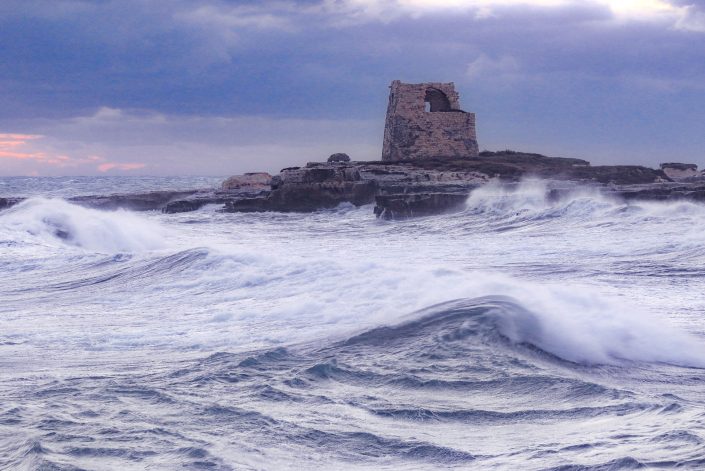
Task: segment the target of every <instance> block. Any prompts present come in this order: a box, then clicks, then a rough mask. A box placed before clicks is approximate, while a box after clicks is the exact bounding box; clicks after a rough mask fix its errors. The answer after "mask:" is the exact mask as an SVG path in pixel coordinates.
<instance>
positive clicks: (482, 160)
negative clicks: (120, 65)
mask: <svg viewBox="0 0 705 471" xmlns="http://www.w3.org/2000/svg"><path fill="white" fill-rule="evenodd" d="M526 178H540V179H544V180H546V181H547V194H546V197H547V198H560V197H561V195H563V194H566V193H569V192H571V191H573V190H574V189H575V188H576V187H585V186H587V187H591V188H594V189H597V190H599V191H601V192H603V193H605V194H608V195H611V196H613V197H616V198H622V199H624V200H680V199H685V200H693V201H705V174H703V172H698V170H697V166H696V165H694V164H679V163H670V164H663V165H662V166H661V168H659V169H652V168H648V167H642V166H636V165H611V166H592V165H590V163H589V162H587V161H585V160H581V159H572V158H560V157H547V156H544V155H540V154H530V153H522V152H514V151H503V152H487V151H485V152H481V153H480V155H479V156H478V157H475V158H472V159H468V158H458V159H453V158H438V159H423V160H408V161H396V162H388V161H370V162H357V161H350V160H349V158H348V156H347V155H346V154H334V155H333V156H331V158H330V159H329V161H328V162H310V163H308V164H306V165H305V166H303V167H291V168H285V169H283V170H282V171H281V172H280V173H279V174H278V175H274V176H272V175H270V174H268V173H249V174H245V175H237V176H233V177H230V178H228V179H227V180H225V181H224V182H223V184H222V186H221V187H220V188H216V189H202V190H190V191H158V192H148V193H134V194H116V195H107V196H106V195H98V196H80V197H75V198H70V199H69V201H71V202H73V203H77V204H80V205H83V206H87V207H92V208H98V209H108V210H112V209H118V208H124V209H129V210H134V211H149V210H157V211H162V212H164V213H181V212H188V211H194V210H197V209H199V208H201V207H203V206H205V205H207V204H217V205H220V206H221V208H222V211H225V212H260V211H281V212H309V211H316V210H320V209H326V208H334V207H336V206H338V205H339V204H341V203H351V204H353V205H356V206H362V205H368V204H374V210H373V211H374V214H376V215H377V216H378V217H381V218H385V219H400V218H407V217H413V216H425V215H432V214H439V213H444V212H452V211H456V210H459V209H462V208H463V207H464V205H465V202H466V201H467V198H468V196H469V195H470V193H471V192H472V191H473V190H474V189H476V188H478V187H479V186H482V185H485V184H487V183H489V182H497V183H499V184H502V185H506V186H508V187H511V186H513V185H516V184H518V183H519V182H520V181H521V180H523V179H526ZM19 201H21V198H8V197H6V198H0V210H2V209H4V208H8V207H10V206H12V205H14V204H16V203H18V202H19Z"/></svg>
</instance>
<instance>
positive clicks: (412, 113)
mask: <svg viewBox="0 0 705 471" xmlns="http://www.w3.org/2000/svg"><path fill="white" fill-rule="evenodd" d="M390 88H391V90H390V93H389V106H388V107H387V119H386V122H385V127H384V146H383V148H382V160H384V161H399V160H420V159H438V158H450V159H459V158H460V159H462V158H467V159H471V158H476V157H477V156H478V150H479V149H478V146H477V134H476V131H475V114H474V113H468V112H466V111H463V110H461V109H460V97H459V96H458V93H457V92H456V91H455V85H454V84H453V82H450V83H436V82H428V83H417V84H411V83H402V82H400V81H399V80H395V81H393V82H392V85H391V87H390Z"/></svg>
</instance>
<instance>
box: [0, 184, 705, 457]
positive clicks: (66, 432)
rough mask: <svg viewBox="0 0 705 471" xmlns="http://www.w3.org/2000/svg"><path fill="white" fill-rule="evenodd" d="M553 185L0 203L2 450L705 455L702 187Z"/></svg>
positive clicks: (56, 453)
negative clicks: (412, 213) (445, 199)
mask: <svg viewBox="0 0 705 471" xmlns="http://www.w3.org/2000/svg"><path fill="white" fill-rule="evenodd" d="M199 181H200V180H199ZM5 183H6V182H5ZM11 183H12V185H15V186H18V185H19V186H20V187H21V186H22V185H21V184H20V183H18V182H17V181H14V180H13V181H12V182H11ZM50 183H51V185H49V183H46V182H44V183H42V182H37V181H32V184H31V185H29V184H28V188H27V194H35V193H38V192H39V190H40V189H41V187H42V185H47V188H48V189H50V190H51V191H52V192H57V191H58V192H59V193H60V194H62V195H63V196H72V194H71V193H70V190H69V189H68V188H69V186H70V185H67V187H66V188H58V187H57V182H54V181H52V182H50ZM172 183H173V182H171V183H169V182H152V184H153V186H154V188H163V187H166V186H168V185H169V184H172ZM182 183H183V182H182ZM120 184H121V185H122V186H121V188H123V187H124V188H125V191H129V190H130V189H131V188H132V187H131V186H130V185H133V186H135V189H137V188H139V189H140V190H144V187H145V185H147V187H149V184H148V182H147V183H146V182H145V181H144V179H140V180H137V181H135V182H130V181H129V179H127V180H125V181H121V183H120ZM191 184H193V185H196V184H197V182H196V181H194V182H191ZM81 185H83V186H85V187H92V186H91V185H93V186H96V187H97V186H98V184H97V183H95V182H90V181H82V183H81ZM60 186H61V185H59V187H60ZM38 188H39V190H38ZM147 189H149V188H147ZM545 195H546V187H545V185H544V184H543V183H542V182H526V183H524V184H522V185H520V186H519V187H518V188H514V189H512V190H507V189H504V188H502V187H499V186H486V187H484V188H482V189H479V190H477V191H475V192H474V193H473V194H472V195H471V197H470V198H469V200H468V207H467V209H466V210H465V211H463V212H462V213H459V214H453V215H445V216H437V217H429V218H422V219H413V220H408V221H397V222H385V221H379V220H376V219H375V218H374V217H373V216H372V214H371V208H370V207H363V208H358V209H356V208H353V207H348V206H342V207H340V208H338V209H336V210H333V211H322V212H319V213H314V214H276V213H264V214H224V213H219V212H217V211H216V209H217V208H215V207H206V208H203V209H202V210H200V211H197V212H194V213H186V214H181V215H162V214H158V213H130V212H126V211H117V212H101V211H95V210H90V209H86V208H81V207H78V206H75V205H72V204H69V203H67V202H65V201H63V200H60V199H44V198H31V199H29V200H27V201H25V202H24V203H22V204H20V205H17V206H15V207H13V208H12V209H10V210H7V211H3V212H0V365H1V367H2V368H1V369H0V374H1V375H2V376H1V377H0V468H1V469H5V468H7V469H67V470H68V469H71V470H73V469H145V468H150V467H151V469H175V468H181V467H185V468H187V469H192V468H209V469H262V468H266V469H278V468H281V469H290V468H291V469H293V468H296V469H301V468H306V469H330V468H332V467H333V468H346V469H348V468H350V469H356V468H361V469H385V468H386V469H419V468H421V469H431V468H437V467H439V466H441V467H446V468H459V469H468V468H472V469H475V468H480V469H493V468H496V469H518V468H521V469H553V468H555V469H629V468H635V467H639V466H642V465H646V466H653V467H662V468H663V467H673V466H677V465H678V466H683V467H686V468H693V469H698V468H702V467H703V466H705V459H704V458H703V457H705V443H704V442H703V440H705V430H704V426H703V425H702V423H703V420H704V419H705V382H704V381H703V379H704V378H705V375H703V369H702V368H705V317H704V315H705V297H704V296H702V293H703V292H705V268H703V267H705V235H704V234H705V206H703V205H697V204H692V203H686V202H681V203H668V204H666V203H631V204H628V205H627V204H623V203H619V202H615V201H612V200H610V199H608V198H605V197H603V196H601V195H599V194H596V193H594V192H590V191H576V192H574V194H572V195H571V196H569V197H566V198H563V199H561V200H559V201H553V200H550V199H547V198H546V197H545ZM570 466H574V467H575V468H571V467H570ZM578 466H584V468H577V467H578ZM561 467H564V468H561Z"/></svg>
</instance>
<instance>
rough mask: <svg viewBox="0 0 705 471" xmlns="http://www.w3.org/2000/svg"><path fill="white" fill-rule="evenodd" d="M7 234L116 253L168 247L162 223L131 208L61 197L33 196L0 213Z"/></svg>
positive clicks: (2, 227) (30, 239) (13, 238)
mask: <svg viewBox="0 0 705 471" xmlns="http://www.w3.org/2000/svg"><path fill="white" fill-rule="evenodd" d="M0 227H1V229H0V230H1V231H2V233H4V238H6V239H8V240H10V241H13V242H18V241H22V242H30V243H31V242H35V243H42V244H54V245H55V244H66V245H71V246H74V247H80V248H83V249H86V250H90V251H96V252H105V253H116V252H140V251H145V250H154V249H160V248H164V246H165V236H166V234H165V231H164V230H163V228H162V227H160V226H159V225H158V224H155V223H154V222H152V221H150V220H148V219H147V218H144V217H142V216H140V215H138V214H135V213H132V212H128V211H122V210H118V211H111V212H107V211H99V210H95V209H88V208H83V207H81V206H78V205H75V204H71V203H68V202H66V201H64V200H60V199H44V198H30V199H28V200H26V201H23V202H21V203H20V204H18V205H16V206H15V207H13V208H10V209H9V210H7V211H4V212H2V213H0Z"/></svg>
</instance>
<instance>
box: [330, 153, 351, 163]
mask: <svg viewBox="0 0 705 471" xmlns="http://www.w3.org/2000/svg"><path fill="white" fill-rule="evenodd" d="M328 162H329V163H332V162H350V156H349V155H348V154H344V153H342V152H339V153H337V154H333V155H331V156H330V157H328Z"/></svg>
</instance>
